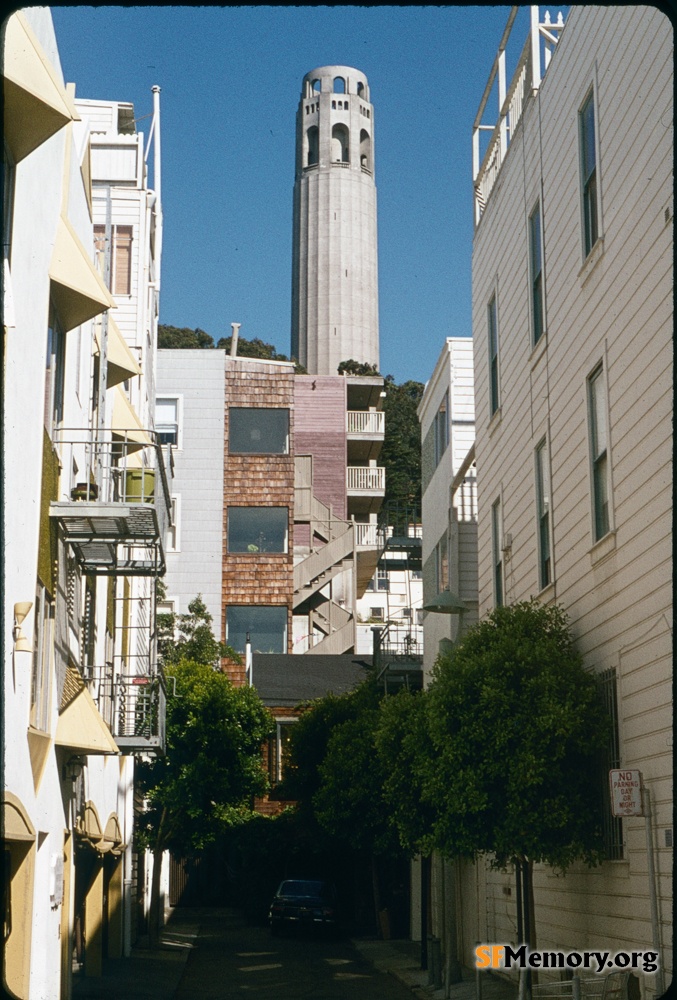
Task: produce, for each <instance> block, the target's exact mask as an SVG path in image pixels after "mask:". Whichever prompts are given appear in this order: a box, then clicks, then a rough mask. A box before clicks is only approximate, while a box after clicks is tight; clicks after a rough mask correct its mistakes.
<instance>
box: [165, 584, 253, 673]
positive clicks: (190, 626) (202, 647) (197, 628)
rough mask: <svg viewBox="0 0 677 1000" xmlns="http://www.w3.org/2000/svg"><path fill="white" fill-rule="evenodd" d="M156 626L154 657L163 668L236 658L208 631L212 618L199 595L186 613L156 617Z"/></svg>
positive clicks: (215, 662) (228, 648)
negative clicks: (187, 663) (182, 662)
mask: <svg viewBox="0 0 677 1000" xmlns="http://www.w3.org/2000/svg"><path fill="white" fill-rule="evenodd" d="M157 623H158V654H159V656H160V660H161V662H162V665H163V666H164V667H165V669H166V668H167V667H169V666H171V665H172V664H174V663H178V662H179V661H181V660H193V661H195V662H196V663H207V664H211V665H216V664H217V662H218V661H219V660H220V659H221V658H222V657H224V656H228V657H229V658H233V657H234V658H235V659H236V661H237V662H239V659H240V658H239V656H238V654H237V653H235V651H234V650H232V649H230V647H229V646H226V645H225V644H224V643H222V642H219V641H218V639H216V638H215V636H214V633H213V632H212V616H211V614H210V613H209V611H207V605H206V604H205V603H204V601H203V600H202V595H201V594H198V595H197V597H195V598H193V600H192V601H191V602H190V604H189V605H188V613H187V614H182V615H177V614H173V613H172V614H160V615H158V616H157Z"/></svg>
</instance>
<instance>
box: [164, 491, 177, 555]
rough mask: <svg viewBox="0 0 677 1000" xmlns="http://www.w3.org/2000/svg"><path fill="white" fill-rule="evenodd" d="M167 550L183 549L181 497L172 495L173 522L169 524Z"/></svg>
mask: <svg viewBox="0 0 677 1000" xmlns="http://www.w3.org/2000/svg"><path fill="white" fill-rule="evenodd" d="M166 546H167V552H180V551H181V497H180V496H179V495H178V494H177V495H176V496H173V497H172V517H171V524H169V525H168V526H167V539H166Z"/></svg>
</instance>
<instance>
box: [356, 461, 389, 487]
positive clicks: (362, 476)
mask: <svg viewBox="0 0 677 1000" xmlns="http://www.w3.org/2000/svg"><path fill="white" fill-rule="evenodd" d="M346 471H347V473H348V483H347V485H348V490H349V491H350V490H353V491H355V492H359V493H384V492H385V488H386V470H385V469H384V468H382V467H380V466H373V465H349V466H348V468H347V470H346Z"/></svg>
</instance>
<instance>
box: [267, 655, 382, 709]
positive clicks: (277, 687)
mask: <svg viewBox="0 0 677 1000" xmlns="http://www.w3.org/2000/svg"><path fill="white" fill-rule="evenodd" d="M371 660H372V658H371V656H359V655H355V654H353V653H342V654H340V655H330V654H324V655H322V654H320V653H317V654H315V655H313V654H312V653H305V654H297V655H289V654H282V653H254V656H253V667H254V670H253V674H254V687H255V688H256V690H257V691H258V693H259V696H260V697H261V700H262V701H263V703H264V704H265V705H268V706H269V707H274V706H277V707H293V706H294V705H298V704H299V702H302V701H310V700H312V699H314V698H322V697H324V695H326V694H344V693H345V692H346V691H350V690H352V688H354V687H356V686H357V685H358V684H359V683H360V682H361V681H363V680H365V679H366V677H367V672H368V670H369V668H370V667H371Z"/></svg>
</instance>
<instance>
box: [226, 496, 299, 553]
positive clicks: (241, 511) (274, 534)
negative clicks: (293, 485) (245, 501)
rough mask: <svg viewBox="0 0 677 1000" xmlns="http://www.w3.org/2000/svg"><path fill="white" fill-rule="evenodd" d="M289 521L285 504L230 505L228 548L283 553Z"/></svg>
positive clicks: (239, 550) (285, 549)
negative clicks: (273, 505)
mask: <svg viewBox="0 0 677 1000" xmlns="http://www.w3.org/2000/svg"><path fill="white" fill-rule="evenodd" d="M288 522H289V509H288V508H287V507H229V508H228V551H229V552H247V553H250V554H251V555H256V554H258V553H261V552H286V551H287V526H288Z"/></svg>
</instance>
